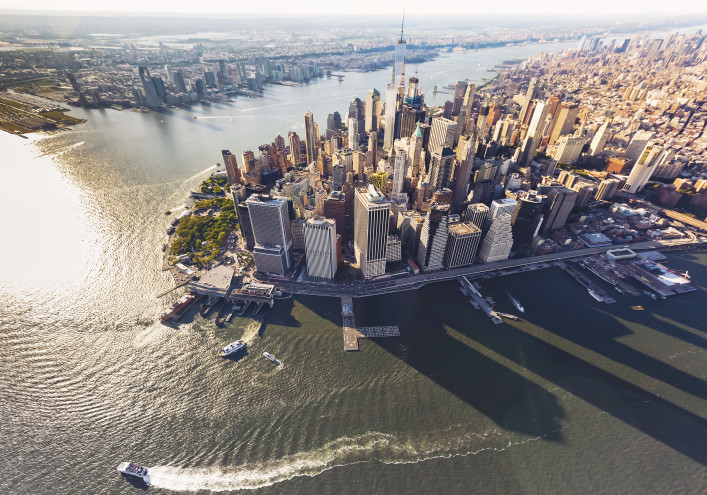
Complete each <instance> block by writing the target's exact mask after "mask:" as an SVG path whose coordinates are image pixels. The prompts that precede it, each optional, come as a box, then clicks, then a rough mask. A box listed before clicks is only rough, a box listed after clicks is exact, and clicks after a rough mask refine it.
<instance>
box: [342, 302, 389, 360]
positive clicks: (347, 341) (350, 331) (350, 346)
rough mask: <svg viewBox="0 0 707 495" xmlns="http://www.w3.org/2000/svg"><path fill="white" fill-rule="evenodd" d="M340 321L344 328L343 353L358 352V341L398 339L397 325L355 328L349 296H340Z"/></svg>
mask: <svg viewBox="0 0 707 495" xmlns="http://www.w3.org/2000/svg"><path fill="white" fill-rule="evenodd" d="M341 319H342V320H343V327H344V350H345V351H358V339H373V338H378V337H400V328H398V326H397V325H395V326H377V327H361V328H357V327H356V318H355V317H354V309H353V298H352V297H351V296H341Z"/></svg>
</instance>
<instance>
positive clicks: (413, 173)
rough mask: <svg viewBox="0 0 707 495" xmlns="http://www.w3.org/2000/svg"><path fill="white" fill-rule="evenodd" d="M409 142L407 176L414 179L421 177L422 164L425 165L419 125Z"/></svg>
mask: <svg viewBox="0 0 707 495" xmlns="http://www.w3.org/2000/svg"><path fill="white" fill-rule="evenodd" d="M409 142H410V145H409V146H408V168H407V176H408V177H409V178H413V177H417V176H418V175H420V164H423V165H424V159H423V156H422V153H423V152H422V131H421V130H420V125H419V124H418V125H417V128H416V129H415V132H414V133H413V134H412V137H411V138H410V141H409Z"/></svg>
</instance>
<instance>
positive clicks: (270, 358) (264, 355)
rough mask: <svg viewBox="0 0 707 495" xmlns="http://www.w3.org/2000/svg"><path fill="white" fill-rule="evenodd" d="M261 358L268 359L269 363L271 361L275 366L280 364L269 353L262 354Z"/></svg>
mask: <svg viewBox="0 0 707 495" xmlns="http://www.w3.org/2000/svg"><path fill="white" fill-rule="evenodd" d="M263 357H264V358H266V359H269V360H270V361H272V362H273V363H275V364H280V362H279V361H278V360H277V359H275V356H273V355H272V354H270V353H269V352H264V353H263Z"/></svg>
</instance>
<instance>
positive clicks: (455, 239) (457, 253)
mask: <svg viewBox="0 0 707 495" xmlns="http://www.w3.org/2000/svg"><path fill="white" fill-rule="evenodd" d="M480 240H481V229H480V228H479V227H478V226H477V225H475V224H473V223H472V222H463V223H462V222H459V223H453V224H451V225H450V226H449V239H448V240H447V251H446V253H445V256H444V266H446V267H447V268H457V267H460V266H466V265H471V264H472V263H473V262H474V258H475V257H476V250H477V249H478V248H479V241H480Z"/></svg>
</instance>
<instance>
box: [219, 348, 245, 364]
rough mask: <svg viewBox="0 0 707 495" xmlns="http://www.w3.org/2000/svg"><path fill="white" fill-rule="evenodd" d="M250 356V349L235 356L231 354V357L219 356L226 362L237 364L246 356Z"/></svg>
mask: <svg viewBox="0 0 707 495" xmlns="http://www.w3.org/2000/svg"><path fill="white" fill-rule="evenodd" d="M248 354H249V352H248V349H245V350H243V351H238V352H237V353H235V354H231V355H230V356H219V357H220V358H221V359H224V360H226V361H231V362H234V363H237V362H238V361H240V360H241V359H243V358H245V357H246V356H248Z"/></svg>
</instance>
